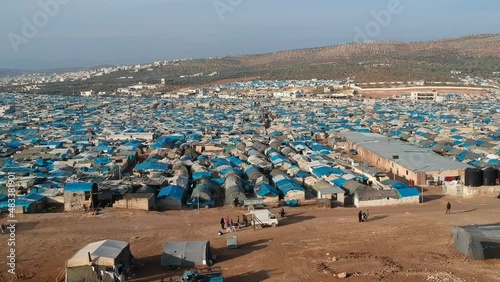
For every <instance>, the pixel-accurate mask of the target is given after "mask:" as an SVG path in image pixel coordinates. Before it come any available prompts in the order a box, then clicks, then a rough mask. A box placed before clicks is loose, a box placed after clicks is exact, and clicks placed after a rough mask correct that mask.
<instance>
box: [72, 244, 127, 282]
mask: <svg viewBox="0 0 500 282" xmlns="http://www.w3.org/2000/svg"><path fill="white" fill-rule="evenodd" d="M132 264H133V256H132V254H131V253H130V245H129V243H127V242H123V241H115V240H102V241H98V242H94V243H90V244H88V245H87V246H85V247H84V248H83V249H81V250H79V251H78V252H76V254H75V255H74V256H73V257H71V258H70V259H69V260H68V261H67V262H66V282H72V281H78V282H81V281H85V282H91V281H114V280H115V277H120V276H122V277H123V276H124V273H126V272H127V271H129V270H130V269H131V267H132ZM121 279H122V280H121V281H124V280H123V279H124V278H121Z"/></svg>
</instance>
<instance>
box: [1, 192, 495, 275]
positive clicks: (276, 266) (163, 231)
mask: <svg viewBox="0 0 500 282" xmlns="http://www.w3.org/2000/svg"><path fill="white" fill-rule="evenodd" d="M437 192H438V190H437V189H432V190H431V191H428V192H426V198H425V200H426V203H425V204H423V205H414V206H399V207H378V208H370V214H371V218H370V220H369V221H368V222H365V223H358V221H357V212H358V209H355V208H333V209H317V208H316V207H315V206H304V207H298V208H285V209H286V210H287V212H288V213H289V214H290V216H289V217H287V218H285V219H282V220H281V221H280V224H279V226H278V227H276V228H272V227H269V228H258V229H257V230H256V231H254V230H253V229H252V228H248V229H245V230H239V231H238V232H237V233H236V235H237V236H238V240H239V244H240V246H239V249H237V250H228V249H226V248H225V244H226V236H227V235H223V236H217V231H218V230H219V228H220V226H219V220H220V218H221V217H223V216H225V215H229V216H230V217H233V218H236V215H238V214H242V213H243V212H244V211H243V210H240V209H235V208H231V207H226V208H214V209H202V210H201V211H200V214H198V213H197V211H196V210H184V211H168V212H164V213H158V212H150V213H146V212H140V211H123V210H122V211H118V210H113V209H106V210H103V211H102V212H101V214H99V215H97V216H90V215H86V214H81V213H60V214H56V213H52V214H34V215H24V216H22V217H19V218H18V219H19V221H20V222H21V223H20V224H19V225H18V230H17V233H16V235H17V237H16V240H17V241H16V242H17V253H16V255H17V260H18V261H17V269H16V271H17V275H18V276H19V277H21V278H19V279H16V278H15V277H14V276H12V275H10V274H7V273H6V272H5V271H6V265H5V264H4V263H2V266H1V271H2V272H1V274H0V281H55V277H56V276H58V275H59V274H62V273H64V272H63V271H64V264H65V261H66V260H68V259H69V258H70V257H71V256H72V255H73V254H74V253H75V252H76V251H78V250H79V249H80V248H82V247H84V246H85V245H86V244H88V243H90V242H93V241H97V240H101V239H104V238H110V239H116V240H124V241H128V242H130V244H131V250H132V253H133V254H134V256H135V257H136V258H137V259H138V264H139V265H140V266H139V268H138V269H136V272H135V276H134V279H133V281H135V282H146V281H159V280H160V279H161V278H168V277H176V276H177V275H180V274H181V273H182V270H179V271H169V270H165V269H162V268H161V267H160V254H161V252H162V248H163V245H164V243H165V242H166V241H167V240H209V241H210V242H211V244H212V246H213V248H214V250H215V253H216V254H217V255H218V256H219V260H218V262H217V263H216V266H221V267H222V269H223V272H224V275H225V277H226V280H227V281H230V282H231V281H336V280H343V279H342V278H336V277H334V276H333V275H334V274H337V273H342V272H345V274H346V276H347V278H344V279H347V280H348V281H436V282H437V281H450V282H451V281H500V275H499V273H500V260H489V261H471V260H468V259H466V258H465V257H464V256H462V255H461V254H459V253H457V252H455V250H454V246H453V240H452V236H451V227H452V226H454V225H468V224H484V223H493V222H498V221H499V219H500V206H499V205H500V200H497V199H493V197H486V196H484V197H480V198H475V199H457V198H448V197H442V196H441V195H438V194H437ZM447 201H450V202H451V204H452V214H450V215H446V214H445V206H446V202H447ZM275 212H276V210H275ZM233 234H234V233H233ZM3 238H7V237H6V236H5V237H3V236H1V237H0V239H2V240H4V239H3ZM2 246H4V244H3V243H2ZM1 250H2V251H1V252H2V254H1V257H2V258H3V259H2V260H5V257H6V255H5V254H6V249H5V248H4V247H2V249H1ZM22 277H31V278H30V279H27V278H22ZM61 277H63V276H61Z"/></svg>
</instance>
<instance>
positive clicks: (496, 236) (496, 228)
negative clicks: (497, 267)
mask: <svg viewBox="0 0 500 282" xmlns="http://www.w3.org/2000/svg"><path fill="white" fill-rule="evenodd" d="M452 231H453V239H454V241H455V250H457V251H458V252H460V253H462V254H464V255H465V256H467V257H469V258H471V259H476V260H484V259H498V258H500V223H495V224H487V225H470V226H453V229H452Z"/></svg>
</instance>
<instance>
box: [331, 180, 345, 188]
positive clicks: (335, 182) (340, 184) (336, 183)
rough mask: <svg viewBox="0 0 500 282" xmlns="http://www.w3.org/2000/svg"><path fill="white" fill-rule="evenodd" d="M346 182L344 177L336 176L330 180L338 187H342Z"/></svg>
mask: <svg viewBox="0 0 500 282" xmlns="http://www.w3.org/2000/svg"><path fill="white" fill-rule="evenodd" d="M346 182H347V180H345V179H344V178H337V179H334V180H332V181H331V183H332V184H335V185H337V186H339V187H343V186H344V184H345V183H346Z"/></svg>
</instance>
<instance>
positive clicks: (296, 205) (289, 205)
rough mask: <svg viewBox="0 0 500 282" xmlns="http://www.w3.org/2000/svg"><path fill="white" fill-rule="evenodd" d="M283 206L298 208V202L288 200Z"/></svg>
mask: <svg viewBox="0 0 500 282" xmlns="http://www.w3.org/2000/svg"><path fill="white" fill-rule="evenodd" d="M285 206H287V207H298V206H299V200H288V201H285Z"/></svg>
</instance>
